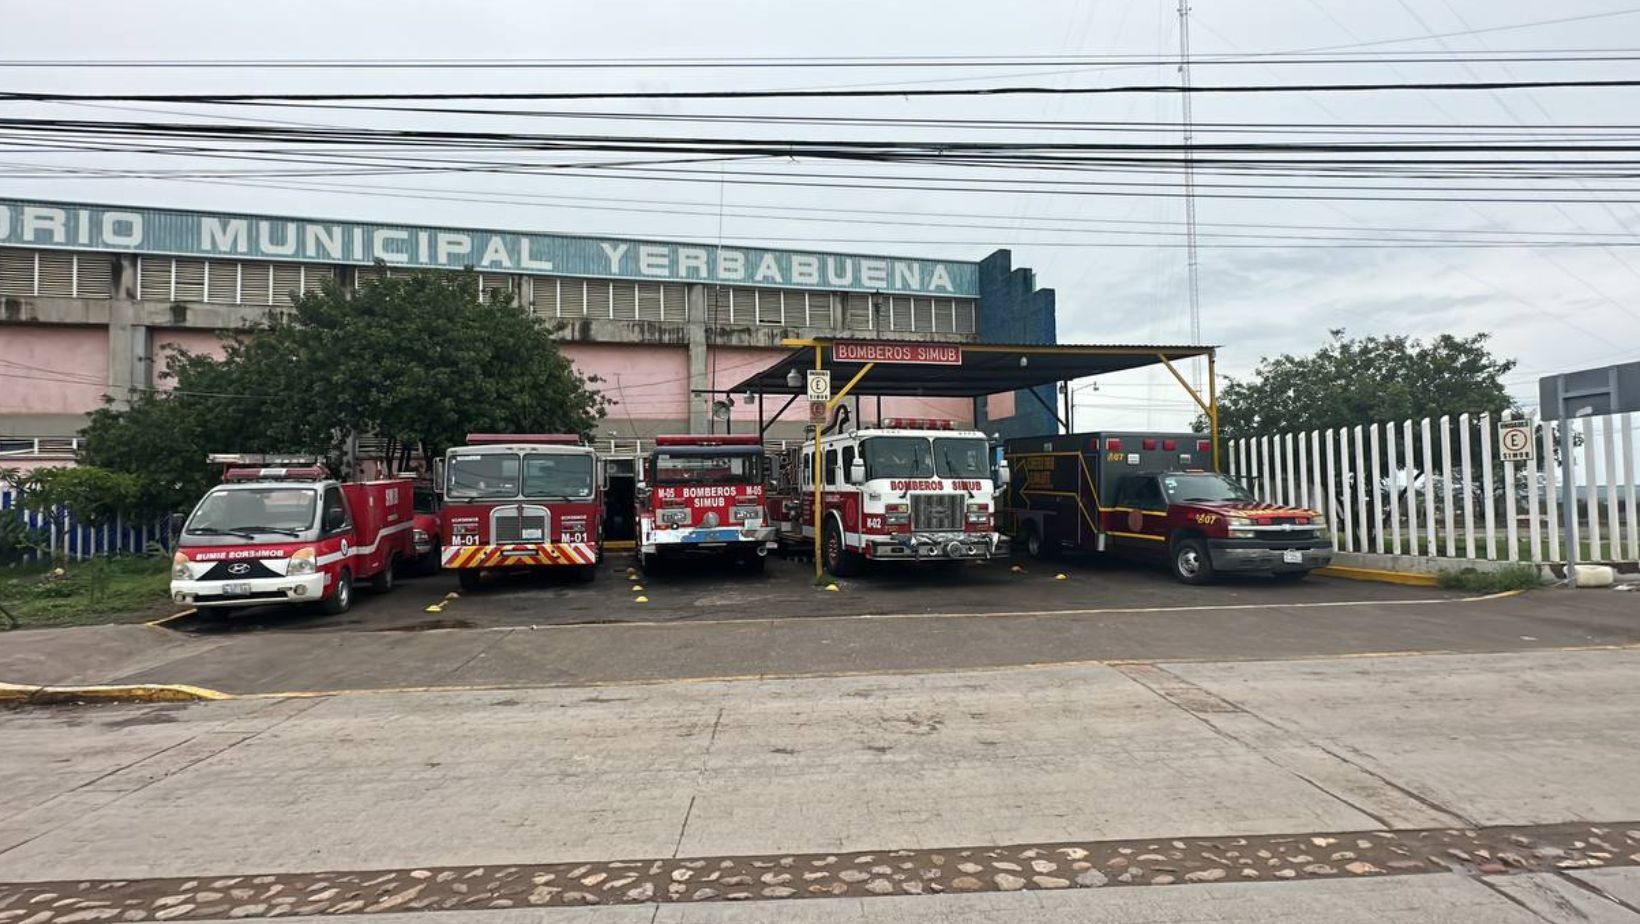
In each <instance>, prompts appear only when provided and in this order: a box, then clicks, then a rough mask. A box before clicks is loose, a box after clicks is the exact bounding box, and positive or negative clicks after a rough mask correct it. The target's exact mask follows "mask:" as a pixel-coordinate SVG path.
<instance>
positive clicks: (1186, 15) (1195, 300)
mask: <svg viewBox="0 0 1640 924" xmlns="http://www.w3.org/2000/svg"><path fill="white" fill-rule="evenodd" d="M1179 87H1180V88H1181V89H1182V90H1183V91H1184V92H1182V93H1180V94H1179V96H1180V98H1181V100H1182V101H1183V104H1184V113H1183V115H1184V227H1185V231H1184V234H1185V260H1186V263H1187V267H1188V271H1189V283H1188V284H1189V286H1190V342H1191V343H1192V344H1198V343H1201V342H1202V300H1201V283H1200V280H1199V278H1198V274H1197V269H1196V163H1195V158H1194V157H1193V156H1192V155H1191V150H1190V147H1191V142H1192V141H1193V140H1194V138H1195V133H1194V131H1193V130H1192V124H1191V113H1190V95H1191V94H1190V0H1179ZM1191 377H1192V378H1194V379H1195V383H1194V384H1195V387H1196V389H1197V391H1200V390H1201V387H1202V361H1201V359H1200V358H1199V357H1198V358H1197V359H1194V360H1192V361H1191Z"/></svg>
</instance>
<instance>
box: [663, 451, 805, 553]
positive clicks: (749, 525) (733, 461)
mask: <svg viewBox="0 0 1640 924" xmlns="http://www.w3.org/2000/svg"><path fill="white" fill-rule="evenodd" d="M639 466H640V467H639V477H638V497H637V517H638V565H639V567H641V568H644V569H649V568H651V567H653V566H654V564H655V562H656V561H657V559H661V558H670V557H673V556H677V555H683V554H686V553H690V552H710V553H716V554H718V555H723V556H726V557H730V558H733V559H735V560H736V561H738V562H739V563H740V564H741V565H742V566H743V567H745V568H747V569H748V570H752V571H762V570H763V562H764V559H765V557H766V556H767V555H768V554H769V552H770V550H772V549H774V548H776V547H777V546H778V543H777V542H776V536H775V528H774V525H773V524H772V523H769V522H768V519H767V511H766V510H765V509H764V506H763V441H762V439H760V438H759V437H757V436H756V435H739V436H736V435H729V434H724V435H720V436H699V435H690V436H657V437H655V449H654V451H653V452H650V453H649V454H648V455H647V456H645V457H644V458H643V459H641V460H640V461H639Z"/></svg>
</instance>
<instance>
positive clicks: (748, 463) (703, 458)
mask: <svg viewBox="0 0 1640 924" xmlns="http://www.w3.org/2000/svg"><path fill="white" fill-rule="evenodd" d="M760 462H762V457H761V456H755V455H749V454H739V455H723V456H708V455H697V454H694V453H690V454H687V455H674V454H672V453H664V452H661V453H656V454H655V483H656V484H757V483H759V482H761V481H762V480H763V476H762V475H761V474H760V473H759V469H760V468H761V467H762V466H761V465H760V464H759V463H760Z"/></svg>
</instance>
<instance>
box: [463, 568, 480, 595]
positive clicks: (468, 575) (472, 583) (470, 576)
mask: <svg viewBox="0 0 1640 924" xmlns="http://www.w3.org/2000/svg"><path fill="white" fill-rule="evenodd" d="M482 576H483V572H481V571H479V570H478V569H477V568H461V569H459V570H457V571H456V581H457V583H459V584H461V589H462V590H477V589H478V579H479V578H480V577H482Z"/></svg>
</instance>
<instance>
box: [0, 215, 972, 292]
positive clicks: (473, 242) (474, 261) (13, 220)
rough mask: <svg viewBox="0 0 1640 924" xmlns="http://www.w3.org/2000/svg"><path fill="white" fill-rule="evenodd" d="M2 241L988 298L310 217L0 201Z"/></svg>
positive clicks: (952, 285)
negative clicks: (278, 216) (379, 261)
mask: <svg viewBox="0 0 1640 924" xmlns="http://www.w3.org/2000/svg"><path fill="white" fill-rule="evenodd" d="M0 244H7V245H12V246H21V247H41V248H47V249H52V248H60V249H72V250H118V251H128V252H131V253H144V254H162V255H166V256H181V257H213V258H222V257H239V258H244V259H251V260H258V259H260V260H291V261H301V262H307V263H351V264H356V265H364V264H370V263H374V262H376V261H378V260H381V261H384V262H387V263H391V264H394V265H395V266H403V267H415V268H425V269H462V268H466V267H471V268H474V269H479V270H490V271H511V272H524V273H549V272H550V273H555V274H561V275H565V276H596V277H604V278H613V279H641V280H654V281H658V282H659V281H668V282H723V283H754V284H757V285H768V286H800V287H808V288H826V289H853V290H857V291H867V292H900V293H911V294H921V295H936V296H947V297H957V298H973V297H977V296H978V294H979V267H978V266H977V265H976V264H974V263H969V262H963V261H949V260H924V259H918V258H911V257H904V258H897V257H876V256H857V255H852V254H835V253H804V252H798V251H790V250H771V249H766V248H759V247H721V246H712V245H703V244H683V243H667V242H664V241H634V240H620V239H613V238H592V237H575V236H570V235H560V234H527V233H520V232H513V231H480V230H471V229H459V228H418V227H408V226H403V225H379V224H372V223H368V222H345V221H318V220H315V221H308V220H303V219H292V218H266V217H259V216H252V215H223V214H209V213H203V212H184V211H171V210H165V209H133V208H123V207H109V206H97V205H80V204H62V203H51V202H33V201H21V200H16V199H0Z"/></svg>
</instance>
